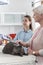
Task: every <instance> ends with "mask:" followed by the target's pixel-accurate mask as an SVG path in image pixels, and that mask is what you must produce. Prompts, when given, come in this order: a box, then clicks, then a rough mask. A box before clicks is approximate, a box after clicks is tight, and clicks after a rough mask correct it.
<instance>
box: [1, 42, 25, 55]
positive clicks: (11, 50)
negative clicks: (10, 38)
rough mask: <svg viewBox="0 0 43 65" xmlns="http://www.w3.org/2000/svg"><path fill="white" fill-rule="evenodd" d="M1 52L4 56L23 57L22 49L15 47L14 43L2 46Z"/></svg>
mask: <svg viewBox="0 0 43 65" xmlns="http://www.w3.org/2000/svg"><path fill="white" fill-rule="evenodd" d="M2 52H3V53H5V54H11V55H19V56H23V54H24V49H23V48H22V46H21V45H19V46H17V45H16V43H13V42H9V43H7V44H6V45H5V46H4V48H3V50H2Z"/></svg>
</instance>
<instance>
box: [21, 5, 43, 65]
mask: <svg viewBox="0 0 43 65" xmlns="http://www.w3.org/2000/svg"><path fill="white" fill-rule="evenodd" d="M33 12H34V15H33V17H34V19H35V22H38V23H40V27H39V28H38V29H37V31H36V32H35V34H34V35H33V37H32V38H31V40H30V42H28V43H22V42H21V41H20V42H21V43H20V44H21V45H22V46H26V47H29V46H30V49H29V48H28V51H27V52H28V54H33V55H36V56H37V60H38V63H37V65H43V5H40V6H37V7H36V8H35V9H34V10H33ZM29 43H30V44H29Z"/></svg>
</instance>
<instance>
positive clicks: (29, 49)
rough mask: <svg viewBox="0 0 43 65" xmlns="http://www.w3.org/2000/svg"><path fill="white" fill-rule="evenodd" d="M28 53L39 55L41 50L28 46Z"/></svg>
mask: <svg viewBox="0 0 43 65" xmlns="http://www.w3.org/2000/svg"><path fill="white" fill-rule="evenodd" d="M28 54H32V55H36V56H37V55H39V51H33V50H32V49H31V48H28Z"/></svg>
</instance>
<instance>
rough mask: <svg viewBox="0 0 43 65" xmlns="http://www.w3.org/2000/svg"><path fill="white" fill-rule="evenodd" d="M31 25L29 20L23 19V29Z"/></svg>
mask: <svg viewBox="0 0 43 65" xmlns="http://www.w3.org/2000/svg"><path fill="white" fill-rule="evenodd" d="M30 24H31V22H30V21H29V19H28V18H27V17H24V19H23V26H24V27H27V26H28V27H29V25H30Z"/></svg>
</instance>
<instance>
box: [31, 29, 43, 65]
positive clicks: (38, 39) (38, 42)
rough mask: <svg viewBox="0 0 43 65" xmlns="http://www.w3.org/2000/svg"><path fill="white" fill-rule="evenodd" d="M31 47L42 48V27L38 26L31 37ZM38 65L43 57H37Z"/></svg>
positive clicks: (35, 49) (42, 61)
mask: <svg viewBox="0 0 43 65" xmlns="http://www.w3.org/2000/svg"><path fill="white" fill-rule="evenodd" d="M31 48H32V49H33V50H34V51H37V50H40V49H43V28H39V29H38V30H37V31H36V33H35V34H34V36H33V37H32V39H31ZM38 62H39V63H38V65H41V63H42V64H43V57H40V56H39V57H38Z"/></svg>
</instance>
